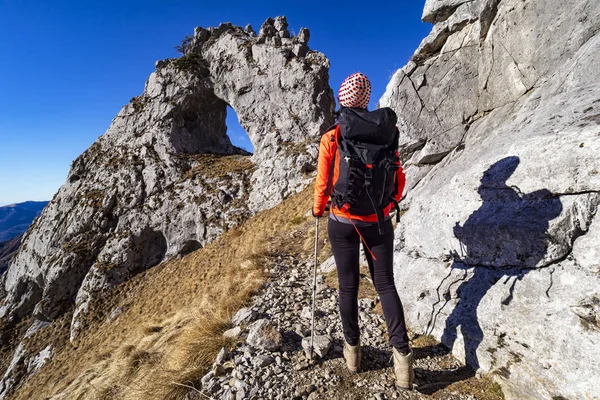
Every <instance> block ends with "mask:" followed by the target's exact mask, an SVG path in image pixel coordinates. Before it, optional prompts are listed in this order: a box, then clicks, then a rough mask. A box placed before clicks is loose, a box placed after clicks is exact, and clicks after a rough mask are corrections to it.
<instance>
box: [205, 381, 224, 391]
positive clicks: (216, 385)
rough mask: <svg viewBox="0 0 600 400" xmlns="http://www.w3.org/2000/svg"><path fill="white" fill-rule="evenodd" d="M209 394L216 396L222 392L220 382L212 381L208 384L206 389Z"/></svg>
mask: <svg viewBox="0 0 600 400" xmlns="http://www.w3.org/2000/svg"><path fill="white" fill-rule="evenodd" d="M206 390H207V391H208V393H211V394H216V393H217V392H218V391H219V390H221V385H220V384H219V382H217V381H215V380H212V381H210V382H209V383H208V387H207V388H206Z"/></svg>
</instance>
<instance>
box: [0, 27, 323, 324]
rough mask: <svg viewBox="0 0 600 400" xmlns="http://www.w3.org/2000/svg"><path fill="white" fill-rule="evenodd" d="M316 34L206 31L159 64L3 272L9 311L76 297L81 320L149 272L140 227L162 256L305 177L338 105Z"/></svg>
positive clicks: (58, 308) (204, 238)
mask: <svg viewBox="0 0 600 400" xmlns="http://www.w3.org/2000/svg"><path fill="white" fill-rule="evenodd" d="M308 37H309V35H308V31H307V30H305V29H303V30H301V31H300V34H299V35H298V36H297V37H290V35H289V32H288V31H287V22H286V21H285V18H277V19H275V20H272V19H269V20H267V22H265V24H264V25H263V27H262V28H261V30H260V33H259V34H258V35H256V34H254V33H253V31H252V30H251V29H247V30H243V29H242V28H239V27H234V26H232V25H231V24H222V25H220V26H219V27H218V28H210V29H203V28H197V29H196V30H195V32H194V36H193V38H191V40H190V42H189V45H188V46H187V48H185V49H184V52H185V54H184V55H183V56H182V57H181V58H179V59H168V60H164V61H158V62H157V63H156V71H155V72H153V73H152V74H151V75H150V77H149V79H148V81H147V83H146V86H145V88H144V92H143V93H142V94H141V95H140V96H136V97H134V98H133V99H132V100H131V102H130V103H129V104H128V105H126V106H125V107H123V108H122V109H121V111H120V112H119V114H118V115H117V116H116V117H115V118H114V120H113V122H112V124H111V126H110V128H109V129H108V131H107V132H106V133H105V134H104V135H103V136H101V137H100V138H99V139H98V141H96V143H94V144H93V145H92V146H91V147H90V148H89V149H88V150H86V151H85V152H84V153H83V154H82V155H81V156H80V157H78V158H77V159H76V160H75V161H74V162H73V164H72V167H71V171H70V172H69V176H68V177H67V181H66V183H65V184H64V185H63V186H62V187H61V188H60V190H59V191H58V193H57V194H56V196H55V197H54V199H53V200H52V201H51V202H50V204H49V205H48V206H47V208H46V209H45V210H44V212H43V214H42V215H41V216H40V218H39V219H38V220H37V221H36V223H35V224H34V226H33V227H32V228H31V229H30V231H29V233H28V234H27V236H26V238H25V239H24V241H23V245H22V247H21V250H20V251H19V253H18V254H17V256H16V258H15V259H14V261H13V262H12V263H11V265H10V266H9V270H8V271H7V272H6V278H5V284H4V287H5V293H6V296H5V298H4V301H3V302H2V304H0V317H4V316H8V317H9V318H12V319H17V320H18V319H20V318H21V317H22V316H24V315H27V314H31V312H32V311H33V308H34V307H35V316H36V317H39V318H42V319H53V318H55V317H56V316H58V315H60V314H61V313H62V312H64V311H65V310H66V309H68V308H69V307H70V306H71V305H72V304H73V302H74V301H75V299H77V301H76V303H75V308H76V309H75V313H74V320H73V323H72V326H77V323H78V318H80V316H81V315H83V314H85V309H86V305H87V304H88V303H89V302H90V301H92V300H93V299H94V298H96V297H98V296H101V295H102V292H103V291H104V290H106V289H107V288H109V287H112V286H115V285H118V284H119V283H121V282H123V281H125V280H127V279H129V278H130V277H131V276H132V275H133V274H135V273H136V272H137V271H139V270H143V268H138V267H142V266H138V265H137V264H138V262H137V261H136V257H135V255H133V254H130V253H129V252H127V251H124V249H126V248H127V246H128V243H130V242H131V240H133V238H135V237H137V236H139V235H140V233H141V232H145V231H151V232H155V233H156V236H157V237H164V242H163V241H162V239H161V243H164V248H163V246H162V245H161V252H160V254H161V257H163V258H164V257H172V256H177V255H178V254H181V251H182V249H185V250H186V251H187V249H188V247H186V246H187V244H188V243H194V247H199V246H204V245H205V244H206V243H208V242H210V241H211V240H213V239H215V238H216V237H218V236H219V235H220V234H221V233H223V232H224V231H225V230H226V229H228V228H230V227H232V226H235V225H236V224H237V223H239V222H240V221H241V220H243V219H244V218H246V217H248V216H249V215H251V214H252V213H254V212H256V211H258V210H261V209H264V208H268V207H271V206H273V205H275V204H277V203H278V202H279V201H280V200H281V199H282V198H284V197H285V196H287V195H288V194H291V193H294V192H296V191H297V190H299V189H300V188H302V187H303V186H304V185H305V184H307V183H308V181H309V180H310V177H309V176H307V175H306V174H305V172H306V171H308V170H310V168H308V169H307V167H306V166H307V165H314V164H315V163H316V156H317V152H318V147H317V139H318V137H319V135H320V133H321V132H322V130H323V129H324V128H325V127H327V126H328V125H329V124H331V123H332V119H333V118H332V113H333V106H334V98H333V94H332V91H331V89H330V88H329V85H328V78H329V76H328V68H329V61H328V60H327V59H326V58H325V56H324V55H322V54H321V53H318V52H314V51H310V50H309V48H308V45H307V42H308ZM227 105H230V106H231V107H232V108H233V109H234V111H235V112H236V114H237V115H238V117H239V120H240V123H241V126H242V127H243V128H244V129H245V131H246V132H247V133H248V136H249V138H250V140H251V141H252V143H253V146H254V154H253V155H252V156H251V159H249V158H248V157H247V155H248V153H247V152H245V151H243V150H241V149H238V148H236V147H235V146H233V145H232V144H231V141H230V140H229V138H228V137H227V134H226V109H227ZM210 154H218V155H221V156H227V157H225V158H223V157H221V158H219V157H215V156H210ZM222 158H223V159H225V160H226V161H222V160H221V159H222ZM163 250H164V251H163ZM156 261H157V260H153V262H152V264H154V263H155V262H156ZM106 265H109V266H110V268H102V267H103V266H106ZM96 282H100V283H101V285H100V287H97V285H96V284H95V283H96ZM83 283H86V284H83ZM36 285H37V286H36ZM36 287H37V289H35V290H33V289H31V288H36ZM97 289H100V290H97ZM40 291H42V292H43V294H42V295H41V299H40V298H39V297H40ZM72 333H73V334H75V333H76V332H75V331H73V332H72Z"/></svg>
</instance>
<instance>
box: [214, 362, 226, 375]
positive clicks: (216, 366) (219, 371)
mask: <svg viewBox="0 0 600 400" xmlns="http://www.w3.org/2000/svg"><path fill="white" fill-rule="evenodd" d="M212 373H213V375H214V376H216V377H218V376H222V375H224V374H225V368H224V367H223V366H222V365H221V364H217V363H214V364H213V367H212Z"/></svg>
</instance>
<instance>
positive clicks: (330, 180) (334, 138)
mask: <svg viewBox="0 0 600 400" xmlns="http://www.w3.org/2000/svg"><path fill="white" fill-rule="evenodd" d="M334 129H335V132H334V133H333V135H331V136H330V137H329V140H330V141H331V142H332V143H335V145H336V146H335V147H336V150H335V152H334V153H333V158H332V159H331V165H330V166H329V176H328V177H327V187H326V188H325V194H326V195H327V196H331V192H332V191H333V172H334V170H335V161H336V158H337V153H338V150H337V147H338V138H339V136H340V134H341V132H340V125H339V124H337V125H334V126H332V127H331V128H330V129H328V130H327V132H329V131H331V130H334Z"/></svg>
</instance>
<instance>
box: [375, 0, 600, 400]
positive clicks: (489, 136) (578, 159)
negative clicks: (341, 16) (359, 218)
mask: <svg viewBox="0 0 600 400" xmlns="http://www.w3.org/2000/svg"><path fill="white" fill-rule="evenodd" d="M423 19H424V20H426V21H430V22H433V23H434V26H433V29H432V32H431V34H430V35H429V36H428V37H427V38H426V39H424V40H423V42H422V43H421V46H420V47H419V49H418V50H417V51H416V53H415V54H414V56H413V58H412V60H411V61H410V62H409V63H408V64H407V65H406V66H405V67H404V68H402V69H401V70H399V71H398V72H397V73H396V74H395V75H394V76H393V78H392V80H391V82H390V83H389V85H388V87H387V90H386V93H385V94H384V96H383V97H382V99H381V101H380V104H381V105H382V106H389V107H392V108H393V109H394V110H395V111H396V112H397V113H398V115H399V125H400V126H399V127H400V129H401V131H402V139H401V142H402V143H401V152H402V154H403V157H404V159H405V165H406V166H407V168H406V170H407V175H408V185H407V189H408V191H407V198H406V201H405V202H404V204H403V207H404V209H405V211H406V213H405V214H404V215H403V218H402V222H401V223H400V225H399V227H398V229H397V232H396V238H397V240H396V264H395V273H396V281H397V287H398V290H399V293H400V296H401V298H402V299H403V301H404V303H405V307H406V311H407V319H408V322H409V324H410V325H411V326H412V327H413V328H414V329H415V330H416V331H418V332H420V333H432V334H434V335H435V336H436V337H438V338H441V340H442V341H443V342H444V343H445V344H446V345H448V346H449V347H451V348H452V350H453V353H454V354H455V355H457V356H458V357H460V358H461V359H463V360H465V361H466V362H467V363H468V364H470V365H471V366H472V367H474V368H476V369H481V370H482V371H492V372H495V374H496V376H497V377H498V379H499V381H500V382H501V384H502V385H503V388H504V390H505V394H506V395H507V397H508V398H513V399H522V398H590V399H591V398H598V397H597V389H596V388H595V382H593V380H591V379H589V377H591V376H600V361H599V360H600V348H599V347H598V346H597V343H598V342H599V341H600V325H599V324H598V321H599V319H598V317H599V314H598V309H599V307H598V298H600V289H599V288H600V274H599V272H600V261H599V259H598V250H597V248H598V246H597V243H598V239H599V231H600V230H599V229H600V228H599V226H600V218H599V217H598V214H597V209H598V204H599V203H600V173H599V171H600V157H598V154H600V84H599V82H600V69H599V68H597V65H598V63H599V62H600V34H599V31H600V3H598V2H591V1H586V0H576V1H572V2H568V3H564V2H561V1H556V0H542V1H536V2H533V1H521V0H501V1H500V0H476V1H469V2H465V1H452V0H437V1H433V0H428V1H427V2H426V5H425V11H424V14H423Z"/></svg>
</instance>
